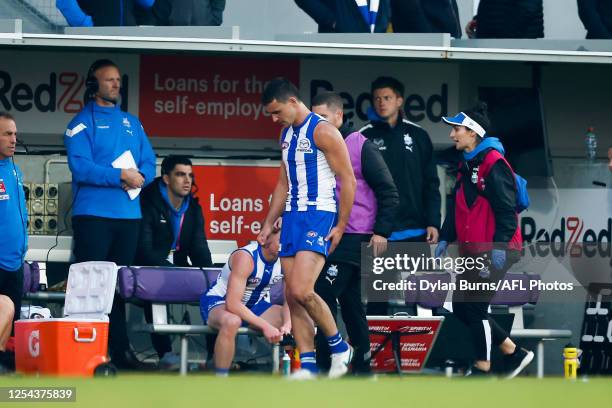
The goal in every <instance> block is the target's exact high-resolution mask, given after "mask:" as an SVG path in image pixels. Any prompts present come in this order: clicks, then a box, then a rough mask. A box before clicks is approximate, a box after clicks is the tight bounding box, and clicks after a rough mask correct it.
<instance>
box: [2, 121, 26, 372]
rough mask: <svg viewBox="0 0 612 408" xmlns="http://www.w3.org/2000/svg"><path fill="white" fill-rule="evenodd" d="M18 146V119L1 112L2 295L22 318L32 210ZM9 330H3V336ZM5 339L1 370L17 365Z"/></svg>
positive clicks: (6, 306) (4, 302)
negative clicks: (18, 159) (17, 158)
mask: <svg viewBox="0 0 612 408" xmlns="http://www.w3.org/2000/svg"><path fill="white" fill-rule="evenodd" d="M16 145H17V125H16V124H15V119H14V118H13V117H12V116H11V115H10V114H9V113H6V112H0V295H5V296H6V297H8V298H10V300H11V301H12V303H13V306H14V307H13V308H12V310H13V311H15V312H14V316H16V317H17V318H19V312H18V311H19V310H20V309H21V294H22V293H21V292H22V290H23V260H24V257H25V253H26V250H27V247H28V233H27V220H28V211H27V209H26V203H25V193H24V191H23V176H22V174H21V171H19V168H18V167H17V166H16V165H15V163H14V162H13V156H14V154H15V147H16ZM6 297H3V296H0V298H1V301H0V308H1V309H2V310H1V312H2V316H3V317H5V316H6V315H7V313H8V315H10V314H11V310H9V309H11V307H10V302H9V301H8V300H7V299H6ZM14 319H15V318H13V321H14ZM10 332H11V330H10V329H9V330H7V333H10ZM7 333H2V337H4V336H5V335H6V334H7ZM3 340H4V341H5V340H6V339H2V338H0V345H2V347H0V352H2V353H0V354H1V355H0V372H2V367H1V366H3V365H8V366H12V365H13V364H14V355H13V354H12V353H11V354H10V355H7V353H5V352H4V350H3V346H4V345H3V344H2V343H3ZM9 360H10V361H9Z"/></svg>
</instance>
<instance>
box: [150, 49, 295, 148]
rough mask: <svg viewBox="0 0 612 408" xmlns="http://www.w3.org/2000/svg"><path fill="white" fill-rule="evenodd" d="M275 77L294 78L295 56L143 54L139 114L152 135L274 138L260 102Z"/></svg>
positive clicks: (275, 134) (275, 129)
mask: <svg viewBox="0 0 612 408" xmlns="http://www.w3.org/2000/svg"><path fill="white" fill-rule="evenodd" d="M277 76H283V77H286V78H289V79H290V80H291V81H293V82H294V83H298V81H299V60H297V59H277V58H267V59H262V58H243V57H229V56H224V57H209V56H176V55H173V56H153V55H145V56H142V57H141V61H140V102H141V105H140V118H141V120H142V121H143V123H144V124H145V126H146V129H147V132H148V133H149V135H151V136H161V137H209V138H238V139H277V138H278V135H279V127H278V125H276V124H274V123H273V122H272V120H271V118H270V117H269V116H268V115H267V114H266V113H265V111H264V109H263V106H262V104H261V94H262V93H263V89H264V86H265V85H266V83H267V82H268V81H270V80H271V79H273V78H274V77H277Z"/></svg>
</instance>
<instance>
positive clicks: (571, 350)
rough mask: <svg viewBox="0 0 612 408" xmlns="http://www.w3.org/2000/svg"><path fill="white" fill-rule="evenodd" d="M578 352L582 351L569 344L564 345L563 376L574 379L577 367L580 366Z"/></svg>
mask: <svg viewBox="0 0 612 408" xmlns="http://www.w3.org/2000/svg"><path fill="white" fill-rule="evenodd" d="M580 354H582V351H581V350H580V349H578V348H576V347H574V346H572V345H571V344H568V345H566V346H565V348H564V349H563V368H564V370H563V371H564V374H565V375H564V377H565V378H568V379H576V375H577V373H578V368H580V360H579V358H580Z"/></svg>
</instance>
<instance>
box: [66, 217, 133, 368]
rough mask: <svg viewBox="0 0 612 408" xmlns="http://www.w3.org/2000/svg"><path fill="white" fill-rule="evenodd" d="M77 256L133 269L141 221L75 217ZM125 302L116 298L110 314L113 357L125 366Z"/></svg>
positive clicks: (110, 350)
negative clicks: (131, 266)
mask: <svg viewBox="0 0 612 408" xmlns="http://www.w3.org/2000/svg"><path fill="white" fill-rule="evenodd" d="M72 229H73V231H74V256H75V258H76V262H88V261H108V262H114V263H116V264H117V265H118V266H130V265H133V263H134V258H135V257H136V248H137V245H138V236H139V234H140V220H125V219H111V218H102V217H92V216H74V217H73V218H72ZM125 318H126V313H125V301H124V300H123V299H122V298H121V296H119V295H117V294H115V299H114V301H113V308H112V310H111V313H110V326H109V336H108V337H109V338H108V345H109V354H110V356H111V359H113V358H114V359H115V361H116V362H117V363H119V364H121V363H122V362H123V361H122V357H123V353H125V352H126V351H128V350H129V347H130V341H129V339H128V335H127V327H126V322H125Z"/></svg>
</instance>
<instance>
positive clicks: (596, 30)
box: [578, 0, 612, 39]
mask: <svg viewBox="0 0 612 408" xmlns="http://www.w3.org/2000/svg"><path fill="white" fill-rule="evenodd" d="M578 15H579V16H580V20H582V24H584V28H586V30H587V36H586V38H597V39H610V38H612V1H610V0H578Z"/></svg>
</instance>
